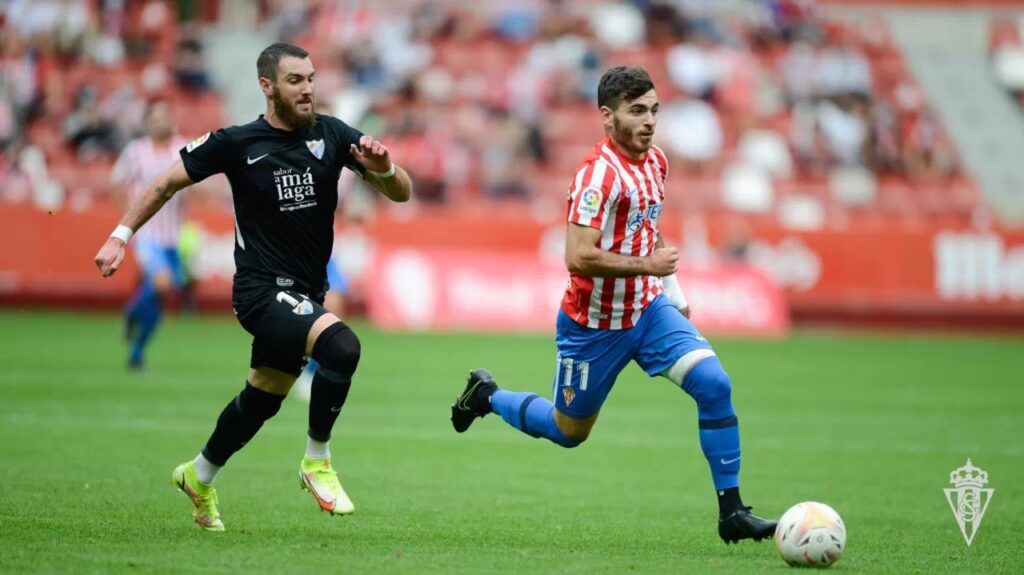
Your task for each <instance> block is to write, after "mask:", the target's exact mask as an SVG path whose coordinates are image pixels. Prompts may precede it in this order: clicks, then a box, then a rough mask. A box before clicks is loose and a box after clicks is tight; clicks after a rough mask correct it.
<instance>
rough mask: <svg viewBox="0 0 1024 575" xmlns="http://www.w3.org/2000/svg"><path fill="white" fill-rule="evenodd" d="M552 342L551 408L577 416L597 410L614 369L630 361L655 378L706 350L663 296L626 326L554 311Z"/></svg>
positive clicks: (611, 382) (697, 334) (704, 342)
mask: <svg viewBox="0 0 1024 575" xmlns="http://www.w3.org/2000/svg"><path fill="white" fill-rule="evenodd" d="M555 342H556V343H557V345H558V358H557V366H558V367H557V369H556V371H555V381H554V384H553V388H554V403H555V407H556V408H558V410H559V411H561V412H562V413H564V414H566V415H569V416H571V417H575V418H580V419H582V418H587V417H590V416H591V415H594V414H595V413H597V412H598V411H600V410H601V406H602V405H603V404H604V400H605V398H607V397H608V393H609V392H610V391H611V390H612V386H613V385H615V379H616V378H617V377H618V376H619V372H621V371H622V369H623V368H624V367H626V364H628V363H629V361H630V360H634V361H636V363H637V364H638V365H639V366H640V368H641V369H643V370H644V371H645V372H647V375H649V376H651V377H655V376H657V375H660V374H662V373H664V372H665V371H667V370H668V369H669V368H670V367H672V366H673V365H675V363H676V362H677V361H679V358H681V357H683V356H684V355H686V354H687V353H690V352H691V351H694V350H698V349H711V344H709V343H708V341H707V340H706V339H704V337H703V336H701V335H700V332H699V331H697V328H696V327H695V326H694V325H693V323H692V322H690V320H688V319H686V318H685V317H684V316H683V314H681V313H679V310H677V309H676V308H675V307H673V306H672V304H671V303H669V301H668V298H667V297H665V296H664V295H660V296H658V297H657V298H656V299H655V300H654V301H653V302H651V304H650V305H649V306H648V307H647V309H646V310H644V313H643V315H641V316H640V321H639V322H637V324H636V325H635V326H633V327H631V328H628V329H617V330H611V329H593V328H589V327H584V326H582V325H580V324H578V323H576V322H575V321H573V320H572V319H571V318H570V317H569V316H568V315H566V314H565V312H563V311H561V310H559V312H558V323H557V327H556V330H555Z"/></svg>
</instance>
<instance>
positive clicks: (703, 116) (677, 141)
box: [656, 99, 722, 175]
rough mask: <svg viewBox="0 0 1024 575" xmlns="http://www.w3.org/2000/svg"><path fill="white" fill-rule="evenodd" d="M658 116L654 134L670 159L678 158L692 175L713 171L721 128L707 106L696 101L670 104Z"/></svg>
mask: <svg viewBox="0 0 1024 575" xmlns="http://www.w3.org/2000/svg"><path fill="white" fill-rule="evenodd" d="M658 115H659V118H658V131H657V132H656V134H659V139H662V140H663V141H664V143H665V151H666V152H667V153H668V154H669V155H670V156H672V157H678V158H681V159H682V160H683V165H684V166H685V168H686V169H687V171H689V172H690V173H691V174H692V175H703V174H705V173H707V172H709V171H711V170H712V169H713V168H714V167H715V161H716V160H717V159H718V157H719V155H720V154H721V152H722V125H721V122H720V121H719V119H718V112H716V111H715V108H714V107H712V106H711V104H709V103H708V102H706V101H704V100H698V99H689V100H683V101H677V102H670V103H666V104H663V105H662V108H661V111H660V112H659V114H658Z"/></svg>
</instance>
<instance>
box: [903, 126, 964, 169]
mask: <svg viewBox="0 0 1024 575" xmlns="http://www.w3.org/2000/svg"><path fill="white" fill-rule="evenodd" d="M902 140H903V166H904V168H905V169H906V172H907V176H908V177H909V178H910V179H911V181H917V182H935V181H941V180H944V179H946V178H948V177H949V176H951V175H952V174H953V171H954V169H955V168H956V165H955V161H956V160H955V156H954V153H953V151H952V149H951V148H950V147H949V144H948V142H947V141H946V140H945V139H944V138H942V135H941V133H940V129H939V126H938V122H937V121H936V120H935V117H934V116H933V115H932V114H931V112H930V111H929V110H927V109H919V110H915V111H913V112H911V113H909V114H908V115H907V117H906V119H905V120H904V124H903V134H902Z"/></svg>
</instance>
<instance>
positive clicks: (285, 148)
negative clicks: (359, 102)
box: [95, 43, 412, 531]
mask: <svg viewBox="0 0 1024 575" xmlns="http://www.w3.org/2000/svg"><path fill="white" fill-rule="evenodd" d="M256 68H257V72H258V75H259V84H260V89H261V90H262V91H263V94H264V96H265V97H266V113H265V114H264V115H261V116H260V117H259V118H258V119H256V120H255V121H253V122H250V123H248V124H245V125H243V126H232V127H230V128H225V129H221V130H218V131H217V132H214V133H208V134H205V135H203V136H201V137H199V138H197V139H196V140H194V141H193V142H192V143H190V144H188V145H187V146H185V147H184V148H182V149H181V151H180V156H181V158H180V160H179V161H177V162H176V163H175V164H174V165H173V166H172V167H171V168H170V169H168V170H167V171H166V172H164V173H163V174H162V175H160V176H159V177H157V178H156V179H155V180H154V181H152V182H151V183H150V184H148V185H147V186H146V188H145V190H144V191H143V193H142V194H141V195H140V196H139V197H138V199H137V200H136V201H135V202H134V203H133V204H132V206H131V207H130V208H129V209H128V212H127V213H126V214H125V216H124V217H123V218H122V220H121V223H120V225H118V227H117V228H115V230H114V232H113V233H112V234H111V236H110V238H108V239H107V240H106V242H105V243H104V244H103V246H102V247H101V248H100V251H99V253H98V254H96V258H95V261H96V265H97V267H99V269H100V272H101V273H102V274H103V276H109V275H111V274H113V273H114V272H115V271H117V268H118V266H119V265H120V264H121V261H122V260H123V258H124V251H125V245H126V244H127V242H128V241H129V239H131V237H132V234H133V233H134V232H135V230H138V229H139V228H140V227H142V225H143V224H144V223H146V221H148V220H149V219H150V218H151V217H152V216H153V215H154V214H156V213H157V212H158V211H159V210H160V208H161V207H162V206H163V205H164V204H165V203H166V202H167V201H168V200H170V199H172V198H173V197H174V194H175V192H177V191H178V190H180V189H182V188H184V187H186V186H188V185H191V184H192V183H193V182H199V181H201V180H204V179H206V178H208V177H209V176H212V175H213V174H218V173H223V174H225V175H227V177H228V181H229V182H230V184H231V192H232V199H233V202H234V208H235V268H236V271H235V277H234V282H233V286H232V305H233V307H234V310H235V315H236V316H237V318H238V321H239V323H241V324H242V327H244V328H245V329H246V331H248V332H249V333H250V334H252V335H253V342H252V352H251V356H250V361H249V366H250V370H249V373H248V377H247V378H246V382H245V387H244V388H243V389H242V391H241V392H240V393H239V394H238V395H237V396H236V397H235V398H233V399H232V400H231V401H230V402H228V404H227V406H225V407H224V410H223V411H222V412H221V414H220V417H219V418H218V419H217V424H216V427H215V428H214V430H213V434H212V435H211V436H210V439H209V440H208V441H207V442H206V446H205V447H203V449H202V451H201V452H200V453H199V454H198V455H197V456H196V457H195V459H193V460H191V461H187V462H185V463H182V464H181V465H179V466H178V467H176V468H175V469H174V471H173V472H172V473H171V480H172V482H173V483H174V484H175V485H176V486H177V487H178V488H179V489H181V491H182V492H184V493H185V494H186V495H188V497H189V499H190V500H191V501H192V505H193V507H194V511H193V517H194V518H195V521H196V523H197V524H198V525H199V526H200V527H202V528H203V529H205V530H207V531H223V530H224V522H223V521H222V520H221V517H220V509H219V506H218V502H217V492H216V490H215V489H214V487H213V485H212V484H213V481H214V478H215V477H216V476H217V473H218V472H219V471H220V469H221V468H222V467H223V466H224V465H225V464H226V463H227V460H228V458H230V457H231V456H232V455H233V454H234V453H235V452H237V451H238V450H240V449H241V448H242V447H243V446H244V445H245V444H246V443H248V442H249V441H250V440H251V439H252V438H253V437H254V436H255V435H256V433H257V432H258V431H259V430H260V428H261V427H262V426H263V424H264V423H265V422H266V421H267V420H268V419H270V418H271V417H273V416H274V415H275V414H276V413H277V412H278V410H279V409H280V408H281V403H282V401H283V400H284V398H285V396H286V395H287V394H288V391H289V390H290V389H291V387H292V385H293V384H294V383H295V378H296V377H297V376H298V374H299V373H300V372H301V370H302V367H303V365H304V364H305V358H306V357H307V356H308V357H312V358H313V359H315V360H316V361H317V362H318V363H319V366H320V367H319V368H318V369H317V372H316V375H315V377H314V379H313V389H312V399H311V401H310V404H309V428H308V433H307V442H306V454H305V456H304V457H303V458H302V460H301V461H300V463H299V479H300V481H301V485H302V487H303V488H305V489H307V490H309V491H310V493H311V494H312V495H313V497H314V498H315V499H316V502H317V505H318V506H319V507H320V509H322V510H324V511H328V512H330V513H332V514H342V515H344V514H348V513H352V512H353V511H354V510H355V506H354V505H353V504H352V501H351V500H350V499H349V497H348V495H347V494H346V493H345V490H344V489H342V487H341V483H340V481H339V480H338V474H337V472H336V471H335V470H334V468H333V467H332V465H331V452H330V445H329V441H330V436H331V430H332V429H333V427H334V422H335V421H336V420H337V418H338V414H339V413H340V412H341V408H342V406H343V405H344V403H345V399H346V398H347V397H348V392H349V388H350V387H351V385H352V376H353V374H354V373H355V371H356V367H357V365H358V363H359V358H360V355H361V346H360V343H359V339H358V338H357V337H356V335H355V334H354V333H353V332H352V330H351V329H349V327H348V326H347V325H345V324H344V323H342V322H341V320H339V319H338V317H337V316H335V315H334V314H332V313H330V312H329V311H327V310H326V309H324V307H323V301H324V295H325V294H324V292H325V291H326V283H327V278H326V275H327V273H326V270H327V260H328V259H329V258H330V256H331V248H332V246H333V244H334V210H335V208H336V207H337V204H338V177H339V176H340V174H341V171H342V169H344V168H347V169H349V170H352V171H354V172H357V173H358V174H359V175H360V176H362V178H363V179H364V181H366V182H367V183H368V184H369V185H371V186H372V187H373V188H375V189H376V190H377V191H379V192H380V193H382V194H383V195H384V196H386V197H387V198H389V199H391V200H393V201H396V202H404V201H407V200H408V199H409V198H410V196H411V194H412V182H411V180H410V179H409V175H408V174H407V173H406V172H405V170H403V169H402V168H400V167H398V166H396V165H395V164H393V163H392V162H391V156H390V153H389V152H388V149H387V147H386V146H384V145H383V144H381V143H380V142H378V141H377V140H375V139H374V138H372V137H370V136H366V135H363V134H362V133H360V132H359V131H358V130H356V129H354V128H352V127H350V126H348V125H347V124H345V123H344V122H342V121H341V120H338V119H337V118H334V117H332V116H327V115H323V114H317V113H316V112H315V97H314V96H315V91H314V86H315V74H316V72H315V70H314V68H313V63H312V61H311V60H310V59H309V53H308V52H307V51H305V50H303V49H302V48H299V47H298V46H294V45H292V44H286V43H277V44H273V45H271V46H269V47H267V48H266V49H265V50H264V51H263V52H262V53H260V55H259V58H258V59H257V62H256Z"/></svg>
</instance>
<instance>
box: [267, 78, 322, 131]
mask: <svg viewBox="0 0 1024 575" xmlns="http://www.w3.org/2000/svg"><path fill="white" fill-rule="evenodd" d="M271 101H272V102H274V111H275V112H277V117H278V118H280V119H281V122H283V123H284V124H287V125H289V126H291V127H292V128H293V129H296V130H302V129H305V128H311V127H312V126H313V124H315V123H316V110H315V108H313V107H312V106H311V107H310V111H309V113H308V114H303V113H302V112H300V111H299V109H298V106H297V105H295V104H292V103H290V102H287V101H286V100H285V99H284V98H283V97H282V96H281V91H280V90H278V89H277V86H274V93H273V95H272V97H271ZM309 102H310V104H312V103H313V96H310V97H309Z"/></svg>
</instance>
